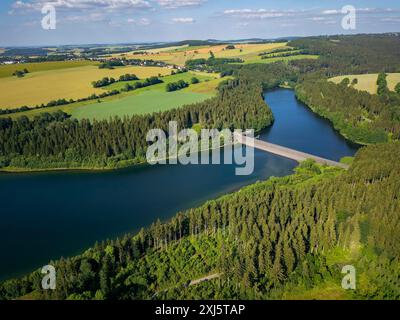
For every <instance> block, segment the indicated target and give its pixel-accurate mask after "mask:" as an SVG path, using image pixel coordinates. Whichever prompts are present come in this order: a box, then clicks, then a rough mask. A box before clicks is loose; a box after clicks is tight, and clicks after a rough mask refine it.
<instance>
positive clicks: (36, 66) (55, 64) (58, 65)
mask: <svg viewBox="0 0 400 320" xmlns="http://www.w3.org/2000/svg"><path fill="white" fill-rule="evenodd" d="M96 64H98V63H97V62H94V61H89V60H76V61H51V62H31V63H18V64H8V65H1V66H0V78H5V77H11V76H12V74H13V73H14V72H15V71H16V70H24V69H28V71H29V72H38V71H49V70H58V69H68V68H77V67H84V66H92V65H96Z"/></svg>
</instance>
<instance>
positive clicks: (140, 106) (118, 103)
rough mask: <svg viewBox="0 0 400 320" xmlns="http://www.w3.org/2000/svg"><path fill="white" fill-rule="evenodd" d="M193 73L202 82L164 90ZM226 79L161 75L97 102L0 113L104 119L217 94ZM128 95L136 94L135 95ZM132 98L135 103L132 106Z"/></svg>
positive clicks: (196, 100) (163, 107)
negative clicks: (159, 80) (157, 81)
mask: <svg viewBox="0 0 400 320" xmlns="http://www.w3.org/2000/svg"><path fill="white" fill-rule="evenodd" d="M193 76H196V77H197V78H198V79H199V80H200V81H202V82H200V83H198V84H196V85H190V87H189V88H186V89H183V90H180V91H176V92H169V93H167V92H166V91H165V86H166V83H168V82H174V81H178V80H180V79H182V80H185V79H189V80H190V79H191V78H192V77H193ZM227 79H231V78H230V77H225V78H216V75H214V74H205V73H191V72H190V73H182V74H177V75H173V76H166V77H164V78H163V81H164V83H160V84H157V85H153V86H149V87H145V88H141V89H137V90H134V91H130V92H124V93H121V94H119V95H117V96H110V97H106V98H102V99H101V100H100V101H101V102H100V103H98V102H97V101H96V100H94V101H93V100H90V101H84V102H77V103H73V104H68V105H64V106H55V107H48V108H40V109H35V110H29V111H25V112H17V113H12V114H5V115H0V117H11V118H12V119H16V118H18V117H21V116H27V117H29V118H33V117H35V116H36V115H39V114H41V113H44V112H55V111H58V110H61V111H63V112H66V113H68V114H72V115H74V116H77V117H78V118H82V117H90V118H92V119H93V118H96V119H97V118H102V119H103V118H109V117H110V116H115V115H119V116H123V115H133V114H143V113H148V112H154V111H161V110H167V109H171V108H175V107H180V106H183V105H185V104H189V103H193V102H199V101H202V100H205V99H207V98H210V97H212V96H214V95H215V94H216V88H217V86H218V85H219V83H220V82H221V81H223V80H227ZM172 80H173V81H172ZM189 80H185V81H189ZM103 92H104V91H103ZM142 94H144V97H140V96H141V95H142ZM131 97H138V99H135V98H131ZM132 101H133V103H134V107H133V108H132ZM96 111H97V114H96Z"/></svg>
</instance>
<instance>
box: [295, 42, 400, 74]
mask: <svg viewBox="0 0 400 320" xmlns="http://www.w3.org/2000/svg"><path fill="white" fill-rule="evenodd" d="M289 45H290V46H292V47H296V48H300V49H301V50H302V51H303V52H304V53H307V54H317V55H320V59H317V60H315V61H304V60H300V61H293V65H297V66H298V67H299V68H301V69H302V72H303V73H310V72H318V73H320V74H323V75H325V76H327V77H333V76H338V75H346V74H363V73H377V72H382V71H383V72H399V71H400V36H399V35H398V34H380V35H349V36H327V37H310V38H302V39H297V40H294V41H291V42H290V43H289Z"/></svg>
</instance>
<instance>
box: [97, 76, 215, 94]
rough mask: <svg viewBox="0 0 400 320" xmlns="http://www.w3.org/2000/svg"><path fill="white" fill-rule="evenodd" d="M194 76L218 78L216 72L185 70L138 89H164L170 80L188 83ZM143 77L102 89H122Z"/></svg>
mask: <svg viewBox="0 0 400 320" xmlns="http://www.w3.org/2000/svg"><path fill="white" fill-rule="evenodd" d="M193 77H196V78H197V79H199V80H200V81H201V82H203V81H206V80H212V79H216V78H219V75H218V74H205V73H194V72H185V73H179V74H175V75H169V76H165V77H163V78H162V80H163V83H160V84H157V85H154V86H151V87H147V88H141V89H140V91H143V90H146V91H147V90H155V89H161V90H164V89H165V86H166V85H167V84H168V83H171V82H176V81H179V80H184V81H186V82H188V83H190V80H191V79H192V78H193ZM143 80H144V79H140V80H133V81H121V82H115V83H113V84H111V85H109V86H106V87H102V89H103V90H107V91H110V90H121V89H123V88H124V87H125V86H126V84H131V85H132V84H135V83H136V82H143Z"/></svg>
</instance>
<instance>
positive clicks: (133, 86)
mask: <svg viewBox="0 0 400 320" xmlns="http://www.w3.org/2000/svg"><path fill="white" fill-rule="evenodd" d="M163 82H164V81H163V80H162V79H160V78H158V77H150V78H147V79H145V80H144V81H137V82H135V83H133V84H130V83H127V84H126V85H125V87H124V88H122V89H121V91H132V90H136V89H140V88H145V87H149V86H153V85H155V84H159V83H163Z"/></svg>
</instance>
